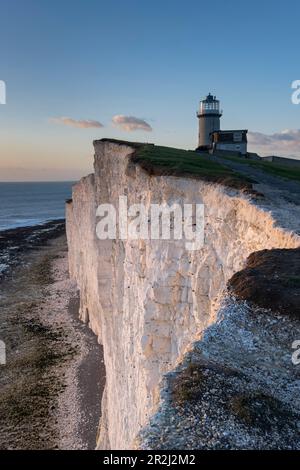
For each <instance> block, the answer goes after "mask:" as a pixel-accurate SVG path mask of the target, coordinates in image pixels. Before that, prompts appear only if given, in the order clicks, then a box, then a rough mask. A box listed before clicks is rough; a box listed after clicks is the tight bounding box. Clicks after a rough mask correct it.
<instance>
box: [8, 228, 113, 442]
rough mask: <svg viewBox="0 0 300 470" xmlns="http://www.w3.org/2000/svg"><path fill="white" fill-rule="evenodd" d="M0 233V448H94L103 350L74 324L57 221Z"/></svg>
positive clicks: (72, 292) (73, 296)
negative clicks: (2, 355)
mask: <svg viewBox="0 0 300 470" xmlns="http://www.w3.org/2000/svg"><path fill="white" fill-rule="evenodd" d="M0 236H1V238H0V240H1V241H0V250H1V251H0V252H1V259H2V262H3V259H5V261H6V262H5V264H6V266H7V267H6V269H5V273H2V278H1V281H0V312H1V324H0V338H1V340H3V341H4V342H5V345H6V365H1V368H0V386H1V397H0V419H1V428H0V449H6V450H7V449H93V448H95V445H96V435H97V426H98V423H99V419H100V405H99V403H100V402H101V394H102V389H103V382H104V368H103V369H102V370H100V369H99V364H101V363H102V362H101V361H102V351H101V348H100V346H99V345H98V344H97V339H96V337H95V335H94V334H93V333H92V332H91V330H89V328H87V326H86V325H84V324H83V323H81V322H80V321H79V319H78V293H77V289H76V287H75V285H74V283H73V282H72V281H70V280H69V276H68V263H67V246H66V237H65V234H64V221H53V222H49V223H47V224H44V225H42V226H36V227H26V228H22V229H13V230H10V231H6V232H1V233H0ZM11 248H14V250H12V249H11Z"/></svg>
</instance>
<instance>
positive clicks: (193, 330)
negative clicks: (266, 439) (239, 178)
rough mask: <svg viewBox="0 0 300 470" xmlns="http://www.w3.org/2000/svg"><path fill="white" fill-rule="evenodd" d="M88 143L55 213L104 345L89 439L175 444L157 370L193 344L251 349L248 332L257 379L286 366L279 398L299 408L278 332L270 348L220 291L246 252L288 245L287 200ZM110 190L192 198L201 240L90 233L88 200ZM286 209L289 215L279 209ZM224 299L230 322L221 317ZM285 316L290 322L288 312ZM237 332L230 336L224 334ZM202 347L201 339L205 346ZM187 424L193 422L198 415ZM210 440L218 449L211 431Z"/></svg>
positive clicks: (112, 444)
mask: <svg viewBox="0 0 300 470" xmlns="http://www.w3.org/2000/svg"><path fill="white" fill-rule="evenodd" d="M94 145H95V164H94V174H92V175H89V176H87V177H85V178H82V180H81V181H80V182H79V183H77V184H76V185H75V186H74V189H73V198H72V202H70V203H68V204H67V208H66V211H67V214H66V217H67V237H68V246H69V265H70V275H71V277H72V278H73V279H75V280H76V282H77V285H78V288H79V290H80V316H81V318H82V320H83V321H85V322H88V323H89V325H90V327H91V328H92V329H93V331H94V332H95V334H96V335H97V336H98V338H99V342H101V344H103V348H104V361H105V367H106V386H105V393H104V396H103V400H102V405H101V406H102V418H101V423H100V427H99V435H98V443H97V447H98V448H99V449H103V448H104V449H130V448H132V447H133V446H136V447H141V448H143V447H145V448H151V446H152V447H153V448H154V447H156V448H158V447H159V443H158V441H159V439H160V438H161V437H159V436H165V438H166V439H167V437H166V435H167V434H170V435H172V436H173V441H172V445H173V446H174V445H175V446H176V443H175V444H174V442H175V440H176V432H175V431H174V429H173V430H172V429H171V430H170V428H169V426H172V425H171V424H170V423H172V422H174V421H175V422H177V421H176V420H177V418H176V416H175V415H174V416H175V417H174V416H173V417H171V418H172V419H171V418H170V423H168V424H166V415H167V414H168V407H172V404H171V403H170V396H169V397H168V398H166V394H168V387H169V385H166V378H164V379H163V377H164V375H165V374H166V373H168V372H171V375H172V371H174V370H175V369H176V368H177V367H178V365H179V364H180V363H181V362H182V361H183V363H184V362H185V361H186V358H187V357H189V358H190V359H191V357H193V354H194V355H197V354H198V353H197V351H198V352H199V350H201V354H202V357H203V356H205V357H206V359H207V360H208V358H210V359H211V360H213V359H212V358H213V357H214V360H216V357H221V358H223V359H222V360H223V361H225V362H224V367H225V365H226V364H228V363H230V364H231V365H232V364H233V363H234V368H235V370H237V369H238V368H239V365H238V364H237V363H238V360H239V355H240V357H241V358H242V359H241V362H242V360H245V358H246V357H247V358H248V359H249V354H250V356H251V351H252V352H253V348H254V343H253V338H252V337H251V335H254V336H255V334H256V337H257V338H261V344H264V350H263V351H259V350H257V349H255V348H254V349H255V357H256V359H257V358H258V356H261V357H263V356H267V354H268V352H269V353H270V358H269V359H266V358H265V362H264V365H263V366H262V370H263V373H262V374H261V377H260V380H261V381H263V376H266V375H268V372H266V371H269V372H270V376H272V370H273V366H274V364H277V366H276V367H277V370H279V369H282V374H283V373H284V372H283V371H288V374H289V375H288V376H287V378H286V380H287V381H289V383H290V389H289V390H290V393H291V396H289V397H288V399H289V400H292V399H293V398H295V397H296V398H295V400H296V401H294V405H293V406H294V407H295V410H294V411H295V413H296V412H297V410H298V411H300V403H299V398H297V396H299V393H298V394H297V393H296V390H297V386H299V383H300V382H299V368H298V369H297V368H296V367H295V366H293V364H292V363H291V360H290V355H291V354H292V351H291V350H290V347H291V345H290V343H288V342H286V343H284V341H283V340H282V341H281V343H280V348H281V349H280V350H279V352H278V351H277V350H276V351H277V353H276V352H274V351H275V346H274V344H273V342H274V337H273V339H272V340H271V339H270V338H267V337H264V338H265V340H263V339H262V338H263V334H262V333H261V334H260V333H259V332H258V331H257V330H258V327H257V325H256V326H255V327H254V325H253V324H251V325H252V326H251V325H250V323H251V322H250V320H249V321H248V320H247V321H246V320H245V321H244V322H242V323H241V315H242V316H245V315H246V313H245V312H246V310H245V309H247V308H248V307H247V306H245V308H244V310H243V313H242V314H241V308H238V307H237V304H235V306H233V307H232V308H231V307H230V305H231V301H229V300H226V299H228V297H227V296H228V294H227V290H226V284H227V281H228V280H229V279H230V278H231V277H232V276H233V274H234V273H236V272H238V271H239V270H241V269H242V268H243V267H244V266H245V261H246V258H247V257H248V256H249V255H250V254H251V253H253V252H256V251H258V250H262V249H272V248H297V247H299V246H300V237H299V235H298V234H297V231H296V227H297V224H298V221H299V207H297V206H294V205H291V206H290V207H289V209H286V207H285V208H284V207H283V205H282V206H280V202H278V203H277V204H276V205H274V207H273V206H272V204H270V203H265V202H264V203H263V202H262V203H260V204H259V203H257V202H255V201H252V200H251V198H250V197H249V196H246V195H243V194H241V193H239V192H238V191H237V190H234V189H230V188H225V187H223V186H221V185H217V184H211V183H208V182H205V181H199V180H193V179H192V178H185V177H182V178H181V177H175V176H150V175H149V174H148V173H146V172H145V171H144V170H143V169H142V168H141V167H140V166H138V165H134V164H132V163H131V162H130V156H131V154H132V153H133V152H134V148H132V147H131V146H130V145H126V144H119V143H116V142H109V141H96V142H95V144H94ZM120 195H126V196H127V197H128V205H131V204H134V203H144V204H145V206H146V207H150V204H152V203H162V202H166V203H168V204H172V203H174V202H178V203H185V202H194V203H204V206H205V243H204V246H203V248H202V249H200V250H198V251H188V250H187V249H186V246H185V241H184V240H176V241H174V240H173V241H163V240H99V239H98V238H97V236H96V224H97V221H98V220H97V217H96V208H97V206H98V205H99V204H101V203H112V204H114V205H115V206H116V207H117V206H118V202H119V199H118V198H119V196H120ZM282 204H283V203H282ZM286 210H289V216H288V217H287V218H286V220H284V219H283V218H281V219H280V217H281V215H282V214H283V213H285V214H286ZM232 302H233V301H232ZM235 309H236V311H238V312H237V313H236V316H237V318H238V319H239V322H238V323H234V320H233V318H234V317H235V313H234V312H235ZM264 318H266V317H264ZM276 318H277V317H276ZM278 318H279V317H278ZM278 318H277V320H278ZM266 321H267V320H266ZM278 321H281V320H280V319H279V320H278ZM242 324H243V325H244V330H243V331H242V329H243V327H242ZM226 325H228V327H227V329H226ZM280 325H281V323H280V324H279V326H278V328H279V327H280ZM293 325H294V326H295V325H296V327H297V328H298V327H299V324H298V323H297V322H295V323H294V324H293ZM212 328H213V329H212ZM218 328H219V330H218ZM262 329H263V327H262V328H261V332H262ZM227 332H228V333H227ZM238 335H240V339H239V341H237V343H236V344H235V339H236V338H237V337H238ZM208 337H210V340H209V339H208ZM218 338H219V342H218V341H217V342H216V340H217V339H218ZM291 339H292V338H291ZM295 339H297V338H295ZM298 339H300V334H299V338H298ZM259 341H260V340H259ZM226 344H227V346H226V347H225V345H226ZM268 345H269V346H268ZM209 348H213V349H212V351H213V352H211V354H210V353H209V351H210V349H209ZM196 350H197V351H196ZM222 350H223V352H222ZM225 350H226V351H227V353H228V354H227V353H226V354H227V356H226V354H225V353H224V351H225ZM228 351H230V353H229V352H228ZM280 353H282V361H283V362H282V364H281V363H280V361H281V356H280ZM199 354H200V353H199ZM272 354H273V356H272ZM276 354H277V355H276ZM226 357H227V359H226ZM248 359H247V360H248ZM226 360H227V362H226ZM257 360H258V359H257ZM221 362H222V361H221ZM266 362H267V364H266ZM273 362H274V363H273ZM256 364H257V363H256ZM272 364H273V365H272ZM232 367H233V366H232ZM276 367H275V368H276ZM299 367H300V366H299ZM257 368H258V370H259V363H258V364H257ZM241 369H242V370H243V373H244V374H247V373H249V374H250V375H251V373H254V372H253V368H251V367H250V366H249V364H248V366H247V367H246V366H245V367H244V366H241ZM250 369H251V371H252V372H251V373H250ZM285 373H287V372H285ZM282 374H281V379H282ZM293 374H294V375H293ZM297 374H298V375H297ZM250 375H249V377H250ZM258 375H259V373H257V374H256V377H258ZM275 375H276V374H275ZM277 375H278V374H277ZM167 377H168V376H167ZM272 377H273V376H272ZM272 377H271V378H270V384H271V385H270V387H269V388H271V389H272V388H274V387H275V388H276V383H281V382H280V380H281V379H280V380H279V379H278V381H279V382H276V380H277V379H276V377H277V376H274V377H273V378H272ZM162 379H163V380H162ZM297 381H298V382H297ZM274 384H275V385H274ZM297 384H298V385H297ZM279 388H280V387H279ZM286 389H287V387H286V388H285V390H286ZM298 390H299V388H298ZM270 393H273V392H270ZM276 393H277V392H276V390H275V391H274V394H276ZM281 395H282V393H281ZM281 395H280V390H278V396H276V399H280V400H281V399H282V400H283V401H284V400H285V397H286V396H287V394H285V397H282V396H281ZM297 400H298V401H297ZM175 411H176V410H175ZM174 413H175V412H174ZM199 413H200V411H199ZM201 419H202V418H201ZM151 422H152V425H151ZM179 424H180V423H179ZM160 426H161V429H160ZM198 426H200V427H201V420H200V422H198ZM151 428H155V429H156V430H155V432H154V434H155V433H157V436H156V435H155V436H152V434H151ZM178 432H179V431H178ZM180 432H181V434H180ZM180 432H179V434H178V440H177V442H179V441H180V436H181V437H182V436H184V430H181V431H180ZM216 432H218V430H216ZM224 436H225V437H226V433H225V431H224ZM194 437H195V436H194ZM201 439H202V444H201V445H202V447H203V448H205V447H206V448H209V447H210V444H209V443H208V444H207V445H206V443H205V441H203V439H205V437H203V436H199V441H200V440H201ZM226 439H227V442H228V440H229V442H230V439H231V442H232V443H233V444H232V447H236V448H238V447H239V445H240V446H241V447H243V446H244V447H247V445H248V446H249V447H251V442H250V441H249V442H248V441H247V442H248V444H247V442H246V441H245V442H246V444H245V442H242V443H241V444H239V441H238V439H237V438H236V437H235V438H233V437H230V436H227V437H226ZM162 442H163V441H162ZM218 442H221V444H218V445H219V447H221V448H222V441H220V439H219V440H218ZM181 444H182V445H184V442H181ZM164 445H165V447H167V446H168V445H171V443H170V442H169V444H168V443H165V444H163V443H162V447H163V446H164ZM191 446H192V444H191ZM178 447H179V448H180V445H179V444H178ZM200 447H201V446H200ZM225 447H226V446H225Z"/></svg>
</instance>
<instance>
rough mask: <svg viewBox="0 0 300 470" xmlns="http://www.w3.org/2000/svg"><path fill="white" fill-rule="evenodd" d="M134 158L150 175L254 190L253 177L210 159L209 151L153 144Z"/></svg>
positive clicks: (144, 148) (143, 147)
mask: <svg viewBox="0 0 300 470" xmlns="http://www.w3.org/2000/svg"><path fill="white" fill-rule="evenodd" d="M132 161H133V162H134V163H137V164H139V165H140V166H141V167H142V168H143V169H144V170H145V171H147V172H148V173H149V174H151V175H157V176H159V175H173V176H185V177H191V178H198V179H203V180H206V181H211V182H214V183H219V184H222V185H224V186H230V187H233V188H236V189H243V190H248V191H251V189H252V185H251V180H250V179H249V178H246V177H244V176H242V175H240V174H238V173H237V172H235V171H233V170H231V169H229V168H226V167H225V166H223V165H221V164H219V163H217V162H214V161H212V160H211V158H210V156H209V154H205V153H202V154H200V153H197V152H194V151H191V150H181V149H176V148H172V147H161V146H156V145H152V144H148V145H144V146H142V147H140V148H138V149H137V150H136V151H135V153H134V154H133V156H132Z"/></svg>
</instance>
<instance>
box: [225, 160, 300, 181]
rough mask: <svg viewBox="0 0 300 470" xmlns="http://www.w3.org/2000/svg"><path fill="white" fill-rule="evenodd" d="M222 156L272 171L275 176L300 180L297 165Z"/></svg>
mask: <svg viewBox="0 0 300 470" xmlns="http://www.w3.org/2000/svg"><path fill="white" fill-rule="evenodd" d="M222 158H224V159H226V160H231V161H233V162H238V163H242V164H244V165H249V166H252V167H254V168H258V169H260V170H263V171H265V172H267V173H271V174H272V175H274V176H279V177H281V178H286V179H291V180H296V181H300V168H298V167H296V166H295V167H288V166H284V165H280V164H278V163H273V162H266V161H259V160H250V159H245V158H241V157H234V156H223V155H222Z"/></svg>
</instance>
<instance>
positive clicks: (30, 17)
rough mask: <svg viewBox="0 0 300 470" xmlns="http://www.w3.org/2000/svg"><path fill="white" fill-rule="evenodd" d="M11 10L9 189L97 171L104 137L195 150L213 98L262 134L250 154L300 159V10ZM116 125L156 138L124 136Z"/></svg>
mask: <svg viewBox="0 0 300 470" xmlns="http://www.w3.org/2000/svg"><path fill="white" fill-rule="evenodd" d="M0 8H1V11H0V13H1V14H0V57H1V63H0V80H4V81H5V82H6V86H7V104H6V105H0V180H8V179H10V180H16V179H41V180H43V179H73V178H75V179H76V178H78V177H79V176H81V175H83V174H85V173H87V172H90V171H91V169H92V153H93V149H92V140H93V139H96V138H101V137H116V138H122V139H128V140H141V141H149V142H154V143H157V144H162V145H171V146H177V147H182V148H195V147H196V145H197V126H198V122H197V118H196V110H197V107H198V104H199V100H200V98H201V97H203V96H204V95H205V94H207V92H209V91H211V92H212V93H214V94H216V95H217V96H218V98H220V100H221V106H222V108H223V110H224V115H223V117H222V121H221V126H222V128H224V129H226V128H227V129H229V128H247V129H249V131H251V132H252V133H253V136H252V140H251V143H250V145H249V148H250V150H258V151H260V152H262V153H264V154H268V153H277V154H282V155H290V154H292V155H296V156H298V157H300V131H299V132H298V129H299V127H300V126H299V118H300V105H298V106H297V105H293V104H292V102H291V94H292V90H291V83H292V81H293V80H297V79H300V70H299V17H300V3H299V2H298V1H285V2H283V1H282V2H274V1H264V0H261V1H256V0H254V1H251V2H245V1H235V0H229V1H226V2H224V1H219V0H215V1H214V2H213V4H212V3H211V2H204V1H202V0H186V1H184V2H183V1H182V0H181V1H177V0H172V1H169V0H163V1H162V0H161V1H157V0H152V1H151V2H145V1H141V0H140V1H135V0H128V1H119V0H117V1H112V2H104V1H102V0H97V1H95V0H85V1H84V0H75V1H74V0H72V1H71V0H60V1H57V0H51V1H50V0H5V1H4V0H2V1H1V4H0ZM116 115H124V116H132V117H135V118H137V119H139V120H142V121H145V122H146V123H148V125H149V126H151V128H152V131H151V132H149V131H146V130H136V131H130V132H129V130H130V129H128V128H127V130H124V129H122V128H120V126H119V127H117V126H114V125H113V124H112V118H113V117H114V116H116ZM61 117H68V118H70V119H72V120H83V121H86V120H95V121H99V122H100V123H101V124H103V126H104V127H101V128H100V127H97V128H93V127H92V128H84V127H72V126H71V125H65V124H64V123H63V122H62V121H60V120H59V118H61ZM79 125H80V124H79ZM142 127H143V126H142ZM284 130H288V131H286V132H285V133H282V131H284ZM290 131H291V132H290ZM298 149H299V150H298Z"/></svg>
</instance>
